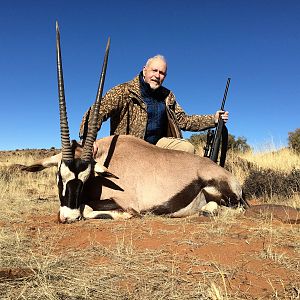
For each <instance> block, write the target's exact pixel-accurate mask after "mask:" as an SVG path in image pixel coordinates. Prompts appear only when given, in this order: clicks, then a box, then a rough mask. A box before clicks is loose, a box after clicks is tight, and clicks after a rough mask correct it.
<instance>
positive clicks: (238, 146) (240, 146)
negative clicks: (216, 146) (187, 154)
mask: <svg viewBox="0 0 300 300" xmlns="http://www.w3.org/2000/svg"><path fill="white" fill-rule="evenodd" d="M189 141H190V142H191V143H192V144H193V145H194V146H195V148H198V147H199V146H202V145H205V144H206V134H205V133H200V134H192V135H191V137H190V138H189ZM227 149H232V150H234V151H238V152H246V151H248V150H250V146H249V145H248V144H247V139H246V138H245V137H243V136H241V137H237V138H235V136H234V135H232V134H230V133H229V135H228V147H227Z"/></svg>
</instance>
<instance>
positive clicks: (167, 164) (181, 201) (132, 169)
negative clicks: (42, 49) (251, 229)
mask: <svg viewBox="0 0 300 300" xmlns="http://www.w3.org/2000/svg"><path fill="white" fill-rule="evenodd" d="M109 46H110V39H108V42H107V47H106V51H105V56H104V62H103V66H102V72H101V76H100V80H99V86H98V91H97V96H96V100H95V104H94V110H93V113H92V114H93V115H92V117H91V118H92V119H91V120H92V121H91V125H90V126H89V128H88V134H87V137H86V140H85V141H84V143H83V146H82V145H81V144H79V143H77V142H76V141H72V142H71V141H70V137H69V126H68V119H67V112H66V101H65V92H64V80H63V69H62V59H61V48H60V32H59V28H58V24H57V23H56V52H57V77H58V91H59V107H60V132H61V145H62V152H61V153H59V154H57V155H55V156H51V157H48V158H46V159H43V160H40V161H38V162H36V163H34V164H32V165H30V166H23V167H22V169H23V170H26V171H31V172H36V171H40V170H43V169H44V168H48V167H52V166H57V186H58V193H59V199H60V210H59V221H60V222H62V223H70V222H74V221H76V220H80V219H91V218H111V219H120V218H130V217H132V216H137V215H142V214H145V213H148V212H149V213H153V214H159V215H165V216H169V217H185V216H190V215H193V214H196V213H199V211H200V210H201V208H202V207H203V206H205V205H206V204H207V203H208V202H210V201H214V202H216V203H218V204H222V205H226V206H235V205H238V204H242V205H244V204H245V202H244V200H243V198H242V189H241V186H240V184H239V183H238V181H237V179H235V177H234V176H233V175H232V174H231V173H229V172H228V171H226V170H225V169H223V168H222V167H220V166H218V165H217V164H216V163H214V162H213V161H211V160H210V159H209V158H206V157H200V156H198V155H193V154H189V153H185V152H181V151H176V150H168V149H161V148H159V147H157V146H154V145H151V144H149V143H147V142H145V141H143V140H141V139H138V138H135V137H133V136H128V135H124V136H109V137H106V138H103V139H99V140H96V136H97V126H96V124H97V115H98V112H99V107H100V101H101V97H102V91H103V85H104V80H105V73H106V67H107V61H108V53H109ZM94 143H95V145H96V147H95V149H97V152H96V153H94V152H95V151H93V147H94V146H95V145H94Z"/></svg>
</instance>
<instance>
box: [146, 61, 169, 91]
mask: <svg viewBox="0 0 300 300" xmlns="http://www.w3.org/2000/svg"><path fill="white" fill-rule="evenodd" d="M143 75H144V80H145V82H147V83H148V84H149V85H150V87H151V88H152V89H153V90H156V89H158V88H159V87H160V86H161V85H162V83H163V82H164V79H165V77H166V75H167V65H166V63H165V62H164V61H163V60H161V59H159V58H157V59H154V60H152V61H151V62H150V63H149V64H148V65H147V66H145V67H144V68H143Z"/></svg>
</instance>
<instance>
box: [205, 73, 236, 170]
mask: <svg viewBox="0 0 300 300" xmlns="http://www.w3.org/2000/svg"><path fill="white" fill-rule="evenodd" d="M229 84H230V78H228V79H227V83H226V88H225V92H224V96H223V101H222V104H221V109H220V110H222V111H224V106H225V102H226V98H227V93H228V88H229ZM221 142H222V144H221ZM220 145H221V154H220V166H221V167H224V165H225V160H226V152H227V145H228V130H227V127H226V126H225V124H224V121H223V119H222V118H221V116H220V117H219V120H218V124H217V126H216V129H214V130H212V129H209V130H208V132H207V141H206V145H205V147H204V156H205V157H209V158H210V159H211V160H213V161H214V162H217V161H218V156H219V149H220Z"/></svg>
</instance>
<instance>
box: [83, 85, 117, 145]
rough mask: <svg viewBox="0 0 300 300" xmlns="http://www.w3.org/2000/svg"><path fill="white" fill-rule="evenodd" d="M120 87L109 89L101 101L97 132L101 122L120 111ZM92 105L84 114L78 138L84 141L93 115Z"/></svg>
mask: <svg viewBox="0 0 300 300" xmlns="http://www.w3.org/2000/svg"><path fill="white" fill-rule="evenodd" d="M122 95H123V92H122V86H121V85H120V86H116V87H114V88H112V89H110V90H109V91H108V92H107V93H106V94H105V96H104V97H103V98H102V100H101V105H100V110H99V115H98V124H97V130H98V131H99V130H100V128H101V125H102V123H103V122H105V121H106V120H107V119H108V118H110V117H111V116H112V115H113V114H114V113H115V112H116V111H118V110H119V109H120V103H122ZM93 110H94V105H92V106H91V107H90V108H89V109H88V110H87V111H86V113H85V114H84V116H83V118H82V121H81V124H80V129H79V138H80V139H83V140H84V139H85V137H86V135H87V131H88V126H89V123H90V121H91V116H92V115H93Z"/></svg>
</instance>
